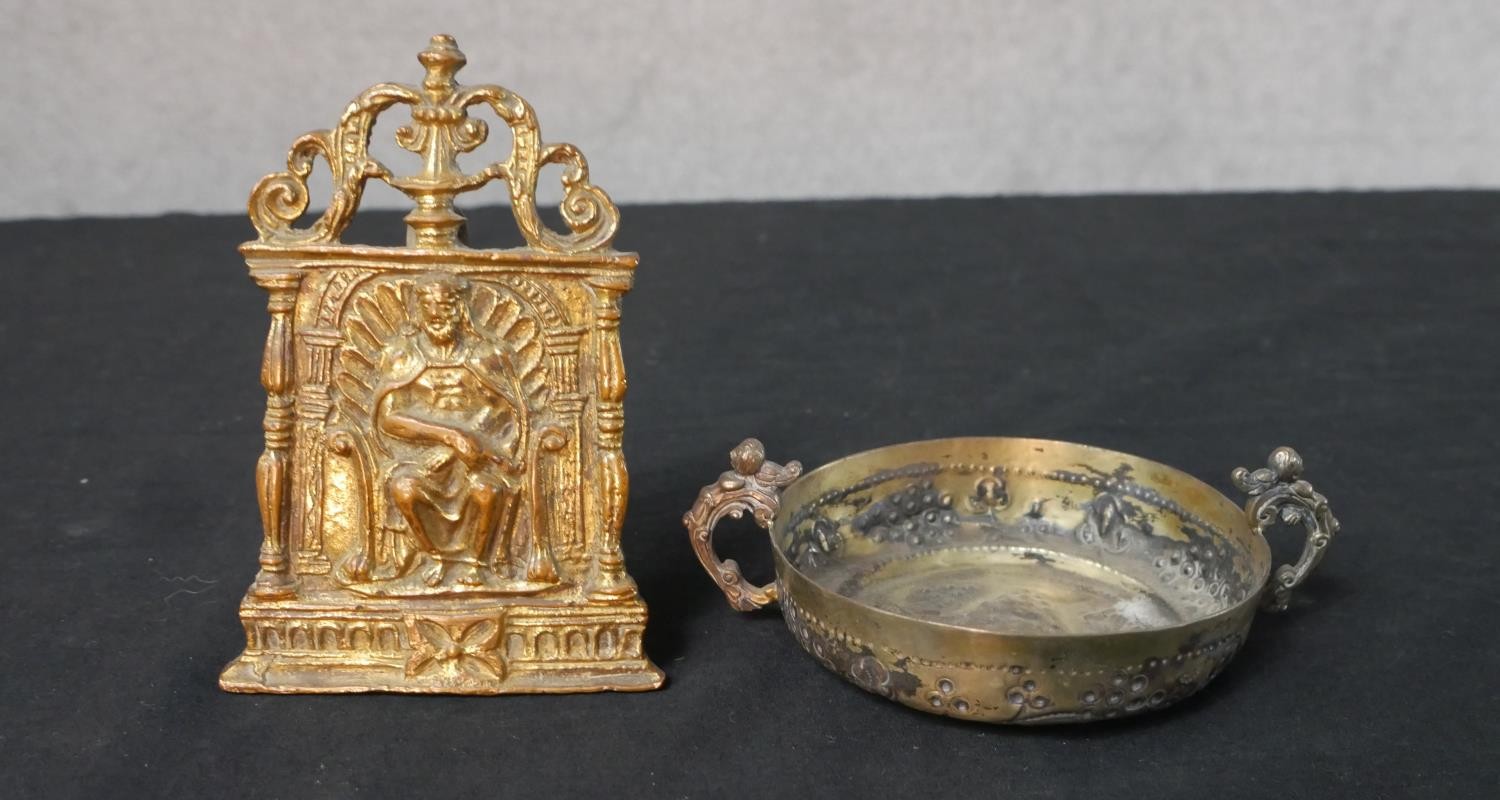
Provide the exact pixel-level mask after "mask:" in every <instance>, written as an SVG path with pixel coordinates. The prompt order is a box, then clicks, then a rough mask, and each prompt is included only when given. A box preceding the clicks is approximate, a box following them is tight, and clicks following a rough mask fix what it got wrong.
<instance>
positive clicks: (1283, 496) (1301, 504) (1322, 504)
mask: <svg viewBox="0 0 1500 800" xmlns="http://www.w3.org/2000/svg"><path fill="white" fill-rule="evenodd" d="M1229 478H1230V480H1232V481H1233V482H1234V485H1235V486H1236V487H1237V488H1239V490H1240V491H1242V492H1246V493H1247V494H1249V495H1250V499H1249V500H1248V501H1246V503H1245V514H1246V515H1247V516H1249V517H1250V527H1251V528H1253V529H1254V530H1255V532H1256V533H1258V534H1260V535H1261V536H1265V533H1266V528H1269V527H1271V526H1272V525H1275V524H1276V523H1277V522H1284V523H1286V524H1288V525H1295V524H1297V523H1299V522H1300V523H1302V526H1303V527H1304V528H1306V529H1307V541H1306V543H1305V544H1303V546H1302V555H1301V556H1300V557H1299V558H1298V559H1297V563H1295V564H1283V565H1281V566H1280V567H1277V568H1276V573H1275V575H1273V576H1272V581H1273V582H1272V587H1271V591H1270V593H1269V594H1267V595H1266V597H1265V601H1264V602H1265V607H1266V609H1267V610H1268V611H1285V610H1286V606H1287V601H1289V600H1290V599H1291V597H1292V590H1293V589H1295V588H1297V587H1298V586H1299V585H1301V584H1302V581H1304V580H1306V579H1307V575H1308V573H1310V572H1312V570H1313V567H1316V566H1317V565H1318V562H1319V561H1322V560H1323V553H1324V551H1326V550H1327V549H1328V543H1329V542H1330V541H1332V540H1333V536H1334V534H1336V533H1338V532H1339V521H1338V520H1337V519H1335V518H1334V516H1333V512H1332V511H1330V510H1329V508H1328V498H1326V497H1324V496H1323V495H1321V494H1318V493H1317V492H1316V491H1314V490H1313V487H1312V484H1310V483H1308V482H1307V481H1305V480H1302V456H1300V455H1297V451H1296V450H1293V449H1292V448H1290V447H1278V448H1276V449H1275V450H1273V451H1271V456H1270V458H1267V459H1266V465H1265V466H1264V467H1261V468H1260V469H1257V470H1248V469H1245V468H1244V467H1237V468H1236V469H1235V470H1234V472H1233V473H1232V474H1231V475H1230V476H1229Z"/></svg>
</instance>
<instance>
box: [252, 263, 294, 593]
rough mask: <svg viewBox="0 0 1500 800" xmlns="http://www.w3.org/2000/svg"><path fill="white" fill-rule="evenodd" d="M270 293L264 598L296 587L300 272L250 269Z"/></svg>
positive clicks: (259, 476) (264, 378) (258, 484)
mask: <svg viewBox="0 0 1500 800" xmlns="http://www.w3.org/2000/svg"><path fill="white" fill-rule="evenodd" d="M252 277H253V278H254V279H255V282H256V283H257V284H259V285H260V287H261V288H263V289H265V290H266V291H267V292H268V293H269V294H270V299H269V300H268V301H267V303H266V310H267V311H269V312H270V314H271V327H270V329H269V330H268V331H267V332H266V349H265V354H264V356H263V357H262V359H261V367H260V383H261V386H263V387H265V390H266V417H265V423H264V426H263V427H264V428H265V431H266V447H265V451H264V452H262V453H261V455H260V460H259V461H258V462H257V463H256V465H255V489H256V492H255V494H256V499H257V500H258V501H259V503H260V519H261V529H262V538H261V544H260V572H259V573H257V574H256V576H255V583H253V584H251V586H250V594H251V595H253V596H255V597H258V598H261V599H268V600H269V599H279V598H286V597H291V596H292V595H293V594H295V591H296V587H295V585H294V583H293V581H292V576H291V570H290V563H289V560H288V557H287V529H288V528H289V525H288V524H287V506H288V501H289V496H288V495H289V493H288V491H287V482H288V481H287V478H288V471H289V468H290V466H291V463H290V462H291V457H290V450H291V445H292V422H293V420H292V366H293V365H292V319H291V314H292V308H293V307H294V306H295V305H296V302H297V286H298V284H299V283H300V282H301V280H302V275H301V273H298V272H264V273H260V272H257V273H252Z"/></svg>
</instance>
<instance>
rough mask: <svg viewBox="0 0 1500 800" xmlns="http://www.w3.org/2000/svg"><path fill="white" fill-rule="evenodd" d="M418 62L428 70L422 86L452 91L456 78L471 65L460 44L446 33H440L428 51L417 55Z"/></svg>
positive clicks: (432, 41) (429, 44)
mask: <svg viewBox="0 0 1500 800" xmlns="http://www.w3.org/2000/svg"><path fill="white" fill-rule="evenodd" d="M417 60H418V61H420V62H422V66H424V67H426V68H427V77H426V78H425V79H423V81H422V86H424V87H426V88H428V89H452V88H453V86H454V84H455V81H454V80H453V78H454V76H455V75H457V74H458V71H459V70H461V69H463V68H464V65H465V64H467V63H469V59H468V57H467V56H465V55H464V51H462V50H460V49H458V42H457V40H455V39H454V38H453V37H452V36H449V35H448V34H446V33H440V34H438V35H436V36H434V37H432V40H431V41H429V42H428V43H427V49H426V50H423V51H422V52H420V53H418V54H417Z"/></svg>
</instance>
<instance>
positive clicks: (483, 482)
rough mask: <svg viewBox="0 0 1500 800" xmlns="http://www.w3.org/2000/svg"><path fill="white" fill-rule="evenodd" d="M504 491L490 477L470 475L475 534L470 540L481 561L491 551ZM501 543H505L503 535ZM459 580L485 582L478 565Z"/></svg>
mask: <svg viewBox="0 0 1500 800" xmlns="http://www.w3.org/2000/svg"><path fill="white" fill-rule="evenodd" d="M504 492H505V489H504V487H502V486H500V485H499V484H498V483H497V482H496V481H494V480H492V479H490V478H486V477H484V476H483V475H476V474H470V476H469V504H470V508H471V509H472V510H473V512H474V515H473V520H474V528H473V536H472V537H471V538H470V541H471V542H473V543H474V544H473V546H474V556H475V558H476V559H479V560H481V561H482V560H484V559H485V557H486V556H487V555H488V554H489V552H490V541H491V540H492V539H493V538H494V535H495V521H496V519H495V518H496V514H495V512H496V510H497V509H498V508H499V507H500V504H501V503H502V502H503V498H504ZM501 543H502V544H503V543H504V541H503V537H502V542H501ZM459 580H460V581H461V582H464V583H470V584H473V585H477V584H480V583H482V582H483V581H482V580H481V578H480V576H479V570H478V568H477V567H475V568H473V569H472V570H470V571H467V572H466V574H465V575H464V576H462V577H460V578H459Z"/></svg>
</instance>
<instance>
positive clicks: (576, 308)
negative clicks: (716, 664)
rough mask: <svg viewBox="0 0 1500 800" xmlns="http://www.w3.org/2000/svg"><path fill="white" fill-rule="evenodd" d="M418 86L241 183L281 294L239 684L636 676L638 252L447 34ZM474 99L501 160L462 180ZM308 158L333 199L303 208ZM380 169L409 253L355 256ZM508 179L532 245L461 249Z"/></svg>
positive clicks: (582, 683) (433, 687) (642, 613)
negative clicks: (624, 342)
mask: <svg viewBox="0 0 1500 800" xmlns="http://www.w3.org/2000/svg"><path fill="white" fill-rule="evenodd" d="M418 58H419V60H420V62H421V64H422V65H423V67H424V68H425V69H426V75H425V77H424V79H423V81H422V82H421V84H420V85H415V86H408V85H402V84H389V83H387V84H379V85H377V86H374V87H371V88H370V89H368V90H366V91H365V92H364V93H362V94H361V95H360V96H359V97H357V98H355V100H354V101H353V102H351V103H350V105H349V107H348V108H347V109H346V110H345V112H344V115H343V118H342V119H341V120H340V122H339V125H338V126H337V127H335V128H333V129H331V130H326V131H316V132H313V133H309V134H306V135H305V136H303V137H302V138H300V139H298V140H297V142H296V143H295V144H293V146H292V150H291V153H290V154H289V156H288V159H287V170H286V171H284V172H280V173H276V174H273V175H269V176H267V177H266V178H264V179H263V180H262V181H261V182H260V183H259V184H258V185H257V186H256V187H255V189H254V191H253V192H252V194H251V196H250V218H251V220H252V221H253V222H254V224H255V227H256V230H257V232H258V233H259V239H258V241H256V242H250V243H247V244H245V245H244V246H242V247H241V252H242V253H243V254H244V255H245V258H246V262H247V264H248V266H249V269H250V274H251V277H252V278H254V279H255V281H256V282H257V283H258V284H259V285H260V286H262V287H263V288H265V289H266V290H267V292H268V293H269V295H270V301H269V305H268V308H269V311H270V316H271V324H270V331H269V333H268V335H267V339H266V346H265V356H264V360H263V364H262V369H261V383H262V384H263V385H264V387H265V390H266V397H267V402H266V419H265V431H266V437H265V451H264V453H262V455H261V457H260V461H259V463H258V464H257V468H256V486H257V495H258V499H259V504H260V510H261V517H262V523H263V525H262V543H261V554H260V572H259V573H258V574H257V576H256V578H255V582H254V583H253V584H252V585H251V587H250V590H249V592H248V593H247V594H246V596H245V599H244V601H243V602H242V604H241V606H240V618H241V621H242V623H243V625H244V629H245V638H246V644H245V651H244V653H243V654H242V655H241V656H240V657H239V658H237V659H235V660H234V661H233V662H232V663H231V664H230V665H229V666H228V667H226V668H225V670H224V673H223V675H222V676H221V678H220V685H221V686H222V687H223V688H225V689H227V690H230V691H239V692H280V693H295V692H362V691H393V692H423V693H433V692H441V693H459V694H501V693H511V692H573V691H598V690H607V689H613V690H626V691H634V690H646V689H654V688H656V687H658V686H660V685H661V682H662V673H661V671H660V670H658V669H657V668H656V667H655V665H653V664H652V663H651V662H650V661H649V660H648V659H647V658H646V656H645V654H644V653H643V652H642V649H641V637H642V633H643V631H644V628H645V624H646V608H645V606H644V604H643V603H642V602H641V600H640V598H639V596H638V595H637V593H636V590H635V584H634V582H633V581H632V580H631V579H630V577H629V575H628V574H626V572H625V568H624V560H623V557H622V556H621V553H620V526H621V523H622V522H623V519H624V514H625V501H626V494H627V488H628V477H627V473H626V468H625V462H624V458H623V456H622V454H621V449H620V446H621V434H622V430H623V426H624V416H623V410H622V403H623V400H624V396H625V387H626V382H625V372H624V364H623V361H622V358H621V353H620V342H619V321H620V309H619V300H620V297H621V296H622V295H623V294H624V293H625V292H626V291H628V290H629V288H630V286H631V282H632V278H633V275H634V270H635V266H636V262H637V258H636V256H635V254H633V253H621V252H617V251H615V250H613V249H611V248H610V241H611V239H612V237H613V236H614V232H615V229H616V227H617V224H618V220H619V215H618V212H617V210H616V209H615V206H614V205H613V203H611V202H610V200H609V197H608V195H606V194H605V193H604V192H603V190H601V189H599V188H597V187H595V186H593V185H592V184H590V183H589V177H588V165H587V163H586V162H585V161H584V158H583V155H582V154H581V153H579V152H578V150H577V149H576V148H574V147H573V146H572V145H567V144H544V143H542V141H541V138H540V132H539V129H538V126H537V122H536V117H535V115H534V114H533V112H532V110H531V107H530V106H529V105H527V104H526V102H525V101H524V100H522V99H521V98H520V97H518V96H517V95H515V94H513V93H511V92H509V91H507V90H505V89H502V88H500V87H498V86H460V85H459V84H458V83H457V82H456V80H455V74H456V73H457V72H458V70H459V68H461V67H462V66H463V64H464V61H465V59H464V55H463V53H462V52H460V51H459V49H458V47H457V45H456V44H455V43H454V41H453V39H452V38H451V37H447V36H435V37H433V39H432V42H431V45H430V46H429V47H428V48H427V49H426V50H425V51H423V52H422V53H421V54H420V55H419V56H418ZM395 104H405V105H408V106H410V107H411V124H410V125H406V126H403V127H400V128H398V129H397V130H396V141H397V143H398V144H400V145H401V146H402V147H404V148H406V149H408V150H411V151H412V152H414V153H416V154H418V155H419V156H420V158H421V168H420V171H419V172H418V173H417V174H415V175H410V176H397V175H394V174H393V173H392V172H391V170H390V169H388V168H387V167H386V166H385V165H384V164H381V163H380V162H379V161H377V160H375V159H373V158H371V157H370V155H369V152H368V145H369V137H370V133H371V129H372V127H373V125H374V123H375V120H376V117H377V116H378V115H379V114H380V113H381V112H382V111H384V110H386V109H387V108H389V107H390V106H392V105H395ZM480 104H483V105H485V106H488V107H489V108H490V109H492V110H493V111H494V112H495V113H496V114H497V115H499V117H500V119H502V120H503V121H505V123H506V124H507V125H508V126H509V127H510V129H511V133H512V135H513V145H512V149H511V152H510V154H509V157H508V158H507V159H506V160H505V161H502V162H496V163H493V164H490V165H488V166H485V167H484V168H482V169H480V170H479V171H477V172H475V173H472V174H467V173H465V172H463V171H462V170H461V169H460V167H459V165H458V161H457V158H458V156H459V155H460V154H462V153H466V152H469V151H472V150H473V149H475V148H476V147H478V146H479V145H480V144H481V143H482V142H484V140H485V138H486V136H487V133H488V131H487V129H486V127H485V125H484V123H483V122H481V121H479V120H477V119H472V118H470V117H469V116H468V112H467V109H468V108H469V107H471V106H474V105H480ZM317 158H322V159H324V160H325V162H326V163H327V165H328V167H329V169H330V171H331V173H332V175H333V181H334V191H333V197H332V200H331V202H330V204H329V207H328V209H327V211H325V212H324V213H323V214H322V215H321V216H319V217H318V218H316V219H315V220H314V221H313V222H312V223H311V224H310V225H309V226H308V227H305V228H297V227H294V226H293V225H294V223H295V221H296V220H297V219H298V218H299V217H301V215H302V214H303V213H304V212H305V211H306V210H307V206H308V187H307V178H308V176H309V174H310V173H311V170H312V166H313V162H314V160H315V159H317ZM549 163H555V164H561V165H563V166H564V171H563V174H562V182H563V188H564V199H563V204H562V212H563V219H564V221H565V222H566V223H567V225H568V227H569V232H567V233H558V232H556V231H552V230H549V229H547V228H546V227H545V226H543V225H542V224H541V222H540V219H539V217H538V215H537V212H536V181H537V175H538V172H539V170H540V167H541V166H542V165H543V164H549ZM369 179H377V180H381V181H385V182H386V183H388V184H390V185H391V186H394V187H396V188H397V189H399V190H401V191H402V192H404V193H405V194H406V195H407V196H408V197H410V198H411V199H412V201H413V203H414V205H415V208H414V210H413V211H412V212H411V213H410V214H408V215H407V217H406V223H407V226H408V231H407V246H406V247H398V248H388V247H369V246H360V245H347V244H342V243H340V242H339V235H340V234H341V233H342V232H343V231H344V229H345V228H346V227H347V226H348V224H349V222H350V221H351V219H352V218H353V215H354V213H355V211H356V209H357V207H358V205H359V200H360V195H361V193H362V191H363V189H364V184H365V182H366V181H367V180H369ZM491 180H502V181H504V182H505V183H506V185H507V187H508V188H509V190H510V197H511V212H512V214H514V216H515V221H516V224H517V226H518V227H519V229H520V231H521V234H522V236H523V238H524V240H525V245H524V246H523V247H519V248H515V249H509V250H475V249H472V248H469V247H468V246H467V245H466V244H465V236H464V232H465V224H466V221H465V219H464V217H463V216H462V215H461V214H459V213H458V211H457V209H456V208H455V206H454V199H455V198H456V197H457V196H458V195H460V194H462V193H464V192H469V191H472V190H474V189H477V188H479V187H481V186H483V185H485V184H486V183H488V182H489V181H491Z"/></svg>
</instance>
